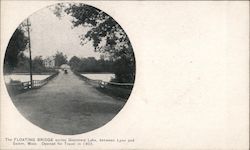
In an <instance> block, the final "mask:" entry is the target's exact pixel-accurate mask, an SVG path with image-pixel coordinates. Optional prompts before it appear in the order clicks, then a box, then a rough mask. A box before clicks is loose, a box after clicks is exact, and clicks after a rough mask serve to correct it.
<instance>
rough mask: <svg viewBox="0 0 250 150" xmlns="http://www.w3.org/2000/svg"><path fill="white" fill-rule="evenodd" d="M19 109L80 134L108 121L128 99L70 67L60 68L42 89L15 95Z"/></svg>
mask: <svg viewBox="0 0 250 150" xmlns="http://www.w3.org/2000/svg"><path fill="white" fill-rule="evenodd" d="M12 100H13V102H14V104H15V106H16V107H17V109H18V110H19V112H20V113H21V114H22V115H23V116H24V117H25V118H27V119H28V120H29V121H31V122H32V123H33V124H35V125H37V126H39V127H40V128H42V129H45V130H47V131H50V132H53V133H57V134H67V135H73V134H80V133H84V132H87V131H90V130H93V129H96V128H98V127H101V126H102V125H104V124H106V123H107V122H109V121H110V120H111V119H112V118H113V117H114V116H115V115H116V114H117V113H118V112H119V111H120V109H121V108H122V107H123V105H124V104H125V102H122V101H119V100H116V99H114V98H112V97H110V96H107V95H105V94H103V93H101V92H99V91H97V90H96V89H95V88H94V87H92V86H91V85H89V84H88V83H86V82H85V81H83V80H80V79H79V78H78V77H77V76H76V75H75V74H73V73H72V72H71V71H68V74H64V73H63V72H60V73H59V74H58V76H57V77H55V78H54V79H52V80H51V81H49V83H48V84H46V85H45V86H43V87H41V88H40V89H36V90H30V91H27V92H25V93H22V94H19V95H17V96H15V97H12Z"/></svg>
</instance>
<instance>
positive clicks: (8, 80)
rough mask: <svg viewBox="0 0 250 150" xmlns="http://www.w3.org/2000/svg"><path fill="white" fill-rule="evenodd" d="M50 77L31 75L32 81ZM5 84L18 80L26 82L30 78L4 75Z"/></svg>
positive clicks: (27, 76)
mask: <svg viewBox="0 0 250 150" xmlns="http://www.w3.org/2000/svg"><path fill="white" fill-rule="evenodd" d="M49 76H50V75H33V76H32V77H33V80H43V79H46V78H47V77H49ZM4 79H5V83H10V80H11V79H12V80H19V81H21V82H26V81H30V76H29V75H19V74H18V75H16V74H11V75H5V76H4Z"/></svg>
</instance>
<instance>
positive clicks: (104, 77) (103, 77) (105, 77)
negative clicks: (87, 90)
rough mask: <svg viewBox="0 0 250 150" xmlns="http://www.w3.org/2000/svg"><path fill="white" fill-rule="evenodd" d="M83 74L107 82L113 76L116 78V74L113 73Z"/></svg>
mask: <svg viewBox="0 0 250 150" xmlns="http://www.w3.org/2000/svg"><path fill="white" fill-rule="evenodd" d="M82 75H83V76H85V77H87V78H89V79H92V80H102V81H106V82H109V81H110V80H111V79H112V78H115V74H113V73H97V74H94V73H93V74H92V73H91V74H90V73H86V74H82Z"/></svg>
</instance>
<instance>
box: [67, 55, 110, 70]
mask: <svg viewBox="0 0 250 150" xmlns="http://www.w3.org/2000/svg"><path fill="white" fill-rule="evenodd" d="M113 64H114V62H113V61H112V60H105V59H103V58H100V59H98V60H97V59H96V58H95V57H88V58H78V57H76V56H73V57H72V58H71V59H70V60H69V65H70V67H71V69H72V70H74V71H77V72H80V73H83V72H92V73H93V72H95V73H100V72H102V73H103V72H109V73H113V72H114V68H113Z"/></svg>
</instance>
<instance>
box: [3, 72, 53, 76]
mask: <svg viewBox="0 0 250 150" xmlns="http://www.w3.org/2000/svg"><path fill="white" fill-rule="evenodd" d="M53 73H54V72H43V73H32V75H51V74H53ZM4 75H30V73H29V72H18V73H17V72H14V73H6V74H4Z"/></svg>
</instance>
